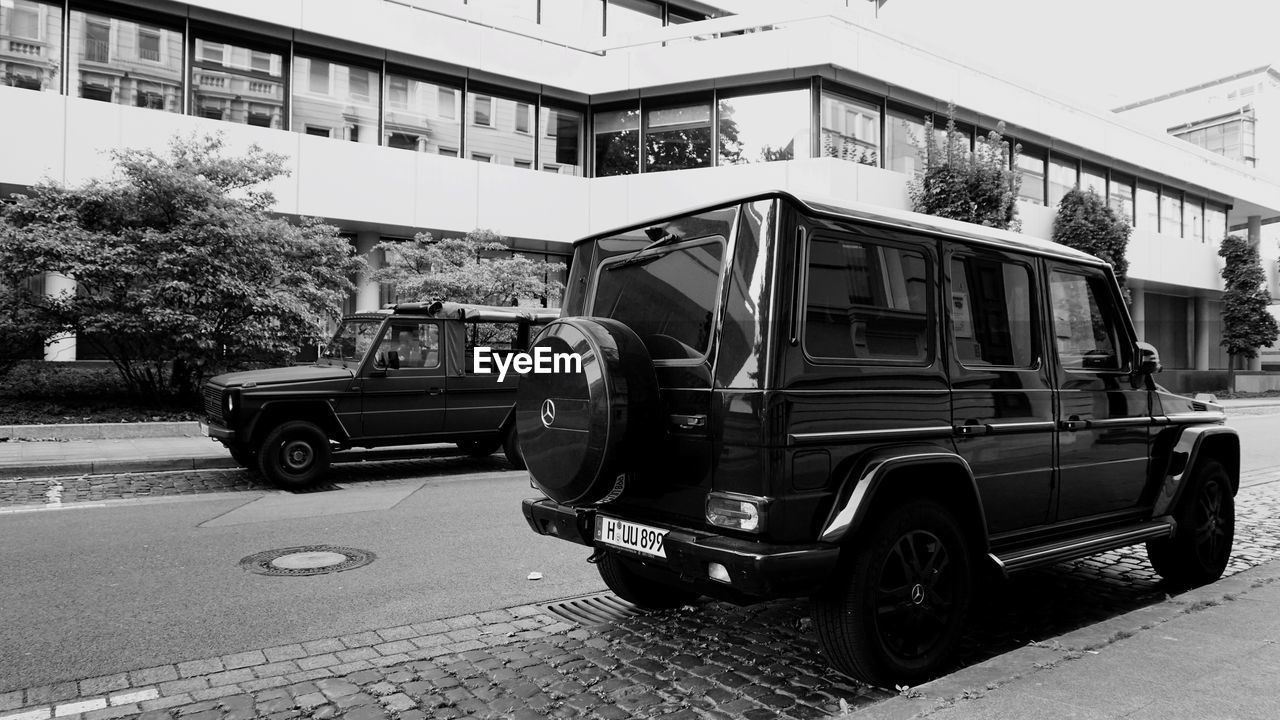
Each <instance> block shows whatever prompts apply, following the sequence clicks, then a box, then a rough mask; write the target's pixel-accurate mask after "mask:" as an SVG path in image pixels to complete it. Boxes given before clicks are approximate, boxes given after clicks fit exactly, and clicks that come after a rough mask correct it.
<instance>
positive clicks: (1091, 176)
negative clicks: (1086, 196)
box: [1080, 163, 1107, 198]
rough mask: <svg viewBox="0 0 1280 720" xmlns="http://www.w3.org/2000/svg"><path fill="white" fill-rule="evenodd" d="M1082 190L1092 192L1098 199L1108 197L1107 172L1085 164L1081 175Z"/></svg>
mask: <svg viewBox="0 0 1280 720" xmlns="http://www.w3.org/2000/svg"><path fill="white" fill-rule="evenodd" d="M1080 189H1081V190H1085V191H1088V190H1092V191H1094V192H1095V193H1097V195H1098V197H1100V198H1102V197H1106V196H1107V171H1106V170H1104V169H1103V168H1100V167H1098V166H1096V165H1089V164H1087V163H1086V164H1085V166H1084V168H1083V170H1082V171H1081V173H1080Z"/></svg>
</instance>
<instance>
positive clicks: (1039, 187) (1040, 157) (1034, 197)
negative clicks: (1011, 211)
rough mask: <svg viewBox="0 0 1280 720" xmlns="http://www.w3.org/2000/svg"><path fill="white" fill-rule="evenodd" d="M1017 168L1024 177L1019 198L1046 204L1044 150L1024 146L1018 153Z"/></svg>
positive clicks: (1019, 190) (1019, 189)
mask: <svg viewBox="0 0 1280 720" xmlns="http://www.w3.org/2000/svg"><path fill="white" fill-rule="evenodd" d="M1017 170H1018V175H1020V176H1021V177H1022V185H1021V187H1019V188H1018V199H1019V200H1025V201H1026V202H1029V203H1033V204H1036V205H1044V180H1045V152H1044V150H1041V149H1039V148H1030V147H1026V146H1024V147H1023V148H1022V152H1021V153H1019V155H1018V167H1017Z"/></svg>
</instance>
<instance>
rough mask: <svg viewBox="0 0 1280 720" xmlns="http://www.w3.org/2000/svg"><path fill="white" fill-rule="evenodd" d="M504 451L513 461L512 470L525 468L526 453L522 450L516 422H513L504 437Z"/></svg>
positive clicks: (508, 459)
mask: <svg viewBox="0 0 1280 720" xmlns="http://www.w3.org/2000/svg"><path fill="white" fill-rule="evenodd" d="M502 452H503V454H504V455H506V456H507V462H509V463H511V469H512V470H524V469H525V464H524V453H522V452H520V438H519V437H518V436H517V435H516V424H515V423H511V427H510V428H508V429H507V434H506V436H505V437H503V439H502Z"/></svg>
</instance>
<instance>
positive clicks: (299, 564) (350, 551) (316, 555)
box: [240, 545, 377, 576]
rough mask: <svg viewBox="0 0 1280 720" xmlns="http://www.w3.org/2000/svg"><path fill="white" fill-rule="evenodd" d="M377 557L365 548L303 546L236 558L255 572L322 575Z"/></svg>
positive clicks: (365, 563)
mask: <svg viewBox="0 0 1280 720" xmlns="http://www.w3.org/2000/svg"><path fill="white" fill-rule="evenodd" d="M376 557H377V556H376V555H374V554H373V553H371V552H369V551H368V550H357V549H356V548H345V547H334V546H332V545H304V546H303V547H291V548H281V549H279V550H267V551H266V552H260V553H254V554H253V555H250V556H249V557H247V558H244V559H243V560H241V561H240V567H242V568H244V569H245V570H248V571H249V572H254V573H258V574H259V575H290V576H298V575H324V574H325V573H335V572H342V571H343V570H350V569H352V568H358V567H364V566H365V565H368V564H369V563H371V562H373V561H374V559H375V558H376Z"/></svg>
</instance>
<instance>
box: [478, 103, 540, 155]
mask: <svg viewBox="0 0 1280 720" xmlns="http://www.w3.org/2000/svg"><path fill="white" fill-rule="evenodd" d="M466 112H467V117H469V118H472V119H473V120H474V122H473V123H472V125H471V126H470V127H468V128H467V152H468V153H470V154H471V155H472V156H473V157H474V156H475V155H476V154H479V155H483V156H486V157H488V158H490V159H489V160H488V161H487V162H492V163H495V164H498V165H508V166H511V167H515V166H516V161H520V162H521V163H523V165H521V167H533V135H532V133H531V132H529V131H528V130H524V131H522V130H520V129H519V128H520V125H521V122H523V123H524V126H525V127H529V128H531V127H532V125H533V120H532V119H531V118H530V117H529V114H530V112H531V108H530V105H529V104H528V103H526V102H523V101H519V100H514V99H512V98H505V97H498V96H496V95H489V94H480V93H474V92H468V93H467V111H466ZM521 116H523V121H522V120H521V119H520V118H521ZM482 119H484V120H487V121H488V122H487V123H486V122H481V120H482Z"/></svg>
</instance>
